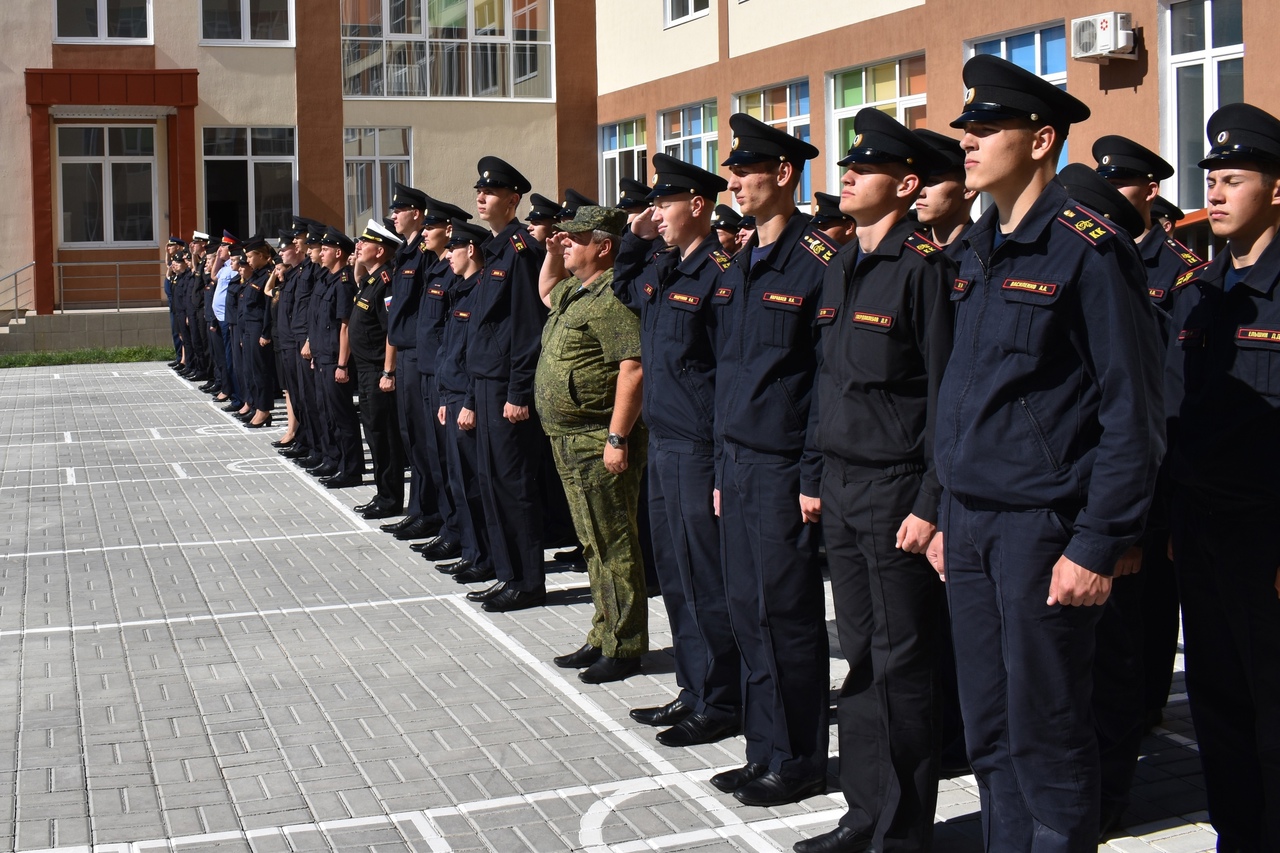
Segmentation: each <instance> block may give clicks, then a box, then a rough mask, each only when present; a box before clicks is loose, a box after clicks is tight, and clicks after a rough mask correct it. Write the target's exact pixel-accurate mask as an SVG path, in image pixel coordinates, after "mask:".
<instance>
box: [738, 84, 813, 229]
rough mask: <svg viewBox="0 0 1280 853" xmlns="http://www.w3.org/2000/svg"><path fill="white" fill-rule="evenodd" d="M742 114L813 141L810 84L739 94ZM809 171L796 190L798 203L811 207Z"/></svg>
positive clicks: (785, 85)
mask: <svg viewBox="0 0 1280 853" xmlns="http://www.w3.org/2000/svg"><path fill="white" fill-rule="evenodd" d="M738 112H740V113H746V114H747V115H749V116H751V117H752V118H757V119H759V120H760V121H762V122H764V123H765V124H768V125H771V126H773V127H776V128H778V129H779V130H785V131H786V132H787V133H790V134H791V135H792V136H794V137H796V138H798V139H803V140H804V141H805V142H809V141H811V140H810V139H809V81H808V80H800V81H798V82H795V83H790V84H783V85H781V86H774V87H772V88H770V89H761V90H759V91H756V92H745V93H743V94H741V95H738ZM809 171H810V170H809V169H805V170H804V171H803V172H802V173H801V179H800V186H799V187H797V188H796V203H797V204H800V205H801V206H805V207H807V206H808V204H809V199H811V198H812V197H813V192H812V186H811V183H810V181H811V177H810V174H809Z"/></svg>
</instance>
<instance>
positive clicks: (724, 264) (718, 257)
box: [711, 249, 733, 270]
mask: <svg viewBox="0 0 1280 853" xmlns="http://www.w3.org/2000/svg"><path fill="white" fill-rule="evenodd" d="M711 260H713V261H715V262H716V266H718V267H720V269H722V270H727V269H728V268H729V265H730V264H732V263H733V259H732V258H730V257H729V256H728V255H726V254H725V253H724V252H722V251H720V250H719V249H713V250H712V252H711Z"/></svg>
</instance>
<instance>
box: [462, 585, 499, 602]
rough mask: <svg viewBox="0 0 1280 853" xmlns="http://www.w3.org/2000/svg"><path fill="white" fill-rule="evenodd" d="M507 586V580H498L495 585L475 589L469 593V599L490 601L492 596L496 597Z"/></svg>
mask: <svg viewBox="0 0 1280 853" xmlns="http://www.w3.org/2000/svg"><path fill="white" fill-rule="evenodd" d="M506 588H507V582H506V581H498V582H497V583H495V584H494V585H493V586H487V587H485V588H484V589H473V590H471V592H469V593H467V601H488V600H489V599H491V598H496V597H497V596H498V595H499V594H500V593H501V592H502V591H503V590H504V589H506Z"/></svg>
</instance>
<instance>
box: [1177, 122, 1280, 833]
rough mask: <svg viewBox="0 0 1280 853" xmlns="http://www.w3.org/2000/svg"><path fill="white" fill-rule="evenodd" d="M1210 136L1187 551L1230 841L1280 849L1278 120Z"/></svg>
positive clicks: (1189, 420) (1187, 315)
mask: <svg viewBox="0 0 1280 853" xmlns="http://www.w3.org/2000/svg"><path fill="white" fill-rule="evenodd" d="M1208 136H1209V144H1210V145H1211V146H1212V147H1211V149H1210V150H1209V154H1208V156H1207V157H1206V158H1205V159H1204V160H1202V161H1200V167H1201V168H1202V169H1206V170H1207V172H1208V175H1207V177H1208V183H1207V191H1206V194H1205V201H1206V202H1207V204H1208V214H1209V227H1210V228H1211V229H1212V230H1213V235H1214V237H1215V238H1218V239H1223V238H1225V239H1226V241H1227V245H1226V248H1225V249H1224V250H1223V251H1222V252H1221V253H1220V254H1219V255H1218V256H1217V257H1216V258H1214V260H1213V262H1212V263H1210V264H1209V266H1208V267H1206V268H1205V269H1203V270H1202V271H1201V272H1200V275H1199V279H1198V280H1197V281H1195V282H1194V283H1192V284H1189V285H1186V286H1184V287H1181V288H1178V289H1177V293H1175V295H1174V301H1173V319H1174V325H1173V328H1174V329H1175V330H1176V334H1175V336H1174V340H1173V341H1172V342H1171V343H1170V348H1169V355H1170V367H1171V375H1172V377H1173V380H1174V381H1173V382H1172V383H1171V385H1172V387H1171V389H1170V394H1169V397H1170V403H1171V404H1172V405H1171V412H1170V413H1171V415H1172V417H1173V420H1172V421H1171V422H1170V427H1169V430H1170V438H1171V441H1170V453H1171V457H1170V473H1171V475H1172V479H1173V484H1174V485H1173V524H1172V530H1173V561H1174V565H1175V567H1176V569H1177V572H1178V583H1179V586H1180V590H1181V593H1182V626H1183V642H1184V646H1185V651H1186V678H1187V696H1188V698H1189V700H1190V703H1191V718H1192V720H1193V721H1194V722H1195V727H1196V740H1197V741H1198V742H1199V746H1200V750H1199V751H1200V763H1201V765H1202V767H1203V768H1204V779H1205V787H1206V789H1207V792H1208V796H1209V819H1210V820H1211V821H1212V822H1213V827H1214V829H1216V830H1217V832H1218V849H1219V850H1222V851H1231V852H1232V853H1261V851H1264V850H1265V851H1275V850H1280V525H1277V524H1276V518H1277V517H1278V516H1280V441H1277V436H1280V239H1276V235H1277V233H1280V202H1278V201H1277V200H1278V199H1280V120H1277V119H1276V118H1275V117H1274V116H1272V115H1270V114H1268V113H1266V112H1263V111H1262V110H1260V109H1258V108H1257V107H1254V106H1252V105H1249V104H1232V105H1230V106H1226V107H1223V108H1221V109H1220V110H1218V111H1217V112H1215V113H1214V114H1213V116H1211V117H1210V119H1209V126H1208Z"/></svg>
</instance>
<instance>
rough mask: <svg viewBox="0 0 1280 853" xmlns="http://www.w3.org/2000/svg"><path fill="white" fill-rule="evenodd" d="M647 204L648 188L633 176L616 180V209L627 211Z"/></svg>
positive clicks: (644, 206)
mask: <svg viewBox="0 0 1280 853" xmlns="http://www.w3.org/2000/svg"><path fill="white" fill-rule="evenodd" d="M648 206H649V188H648V187H647V186H645V185H644V184H643V183H641V182H640V181H637V180H636V179H635V178H622V179H621V180H619V181H618V210H625V211H627V212H628V213H630V212H632V211H636V210H643V209H644V208H646V207H648Z"/></svg>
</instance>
